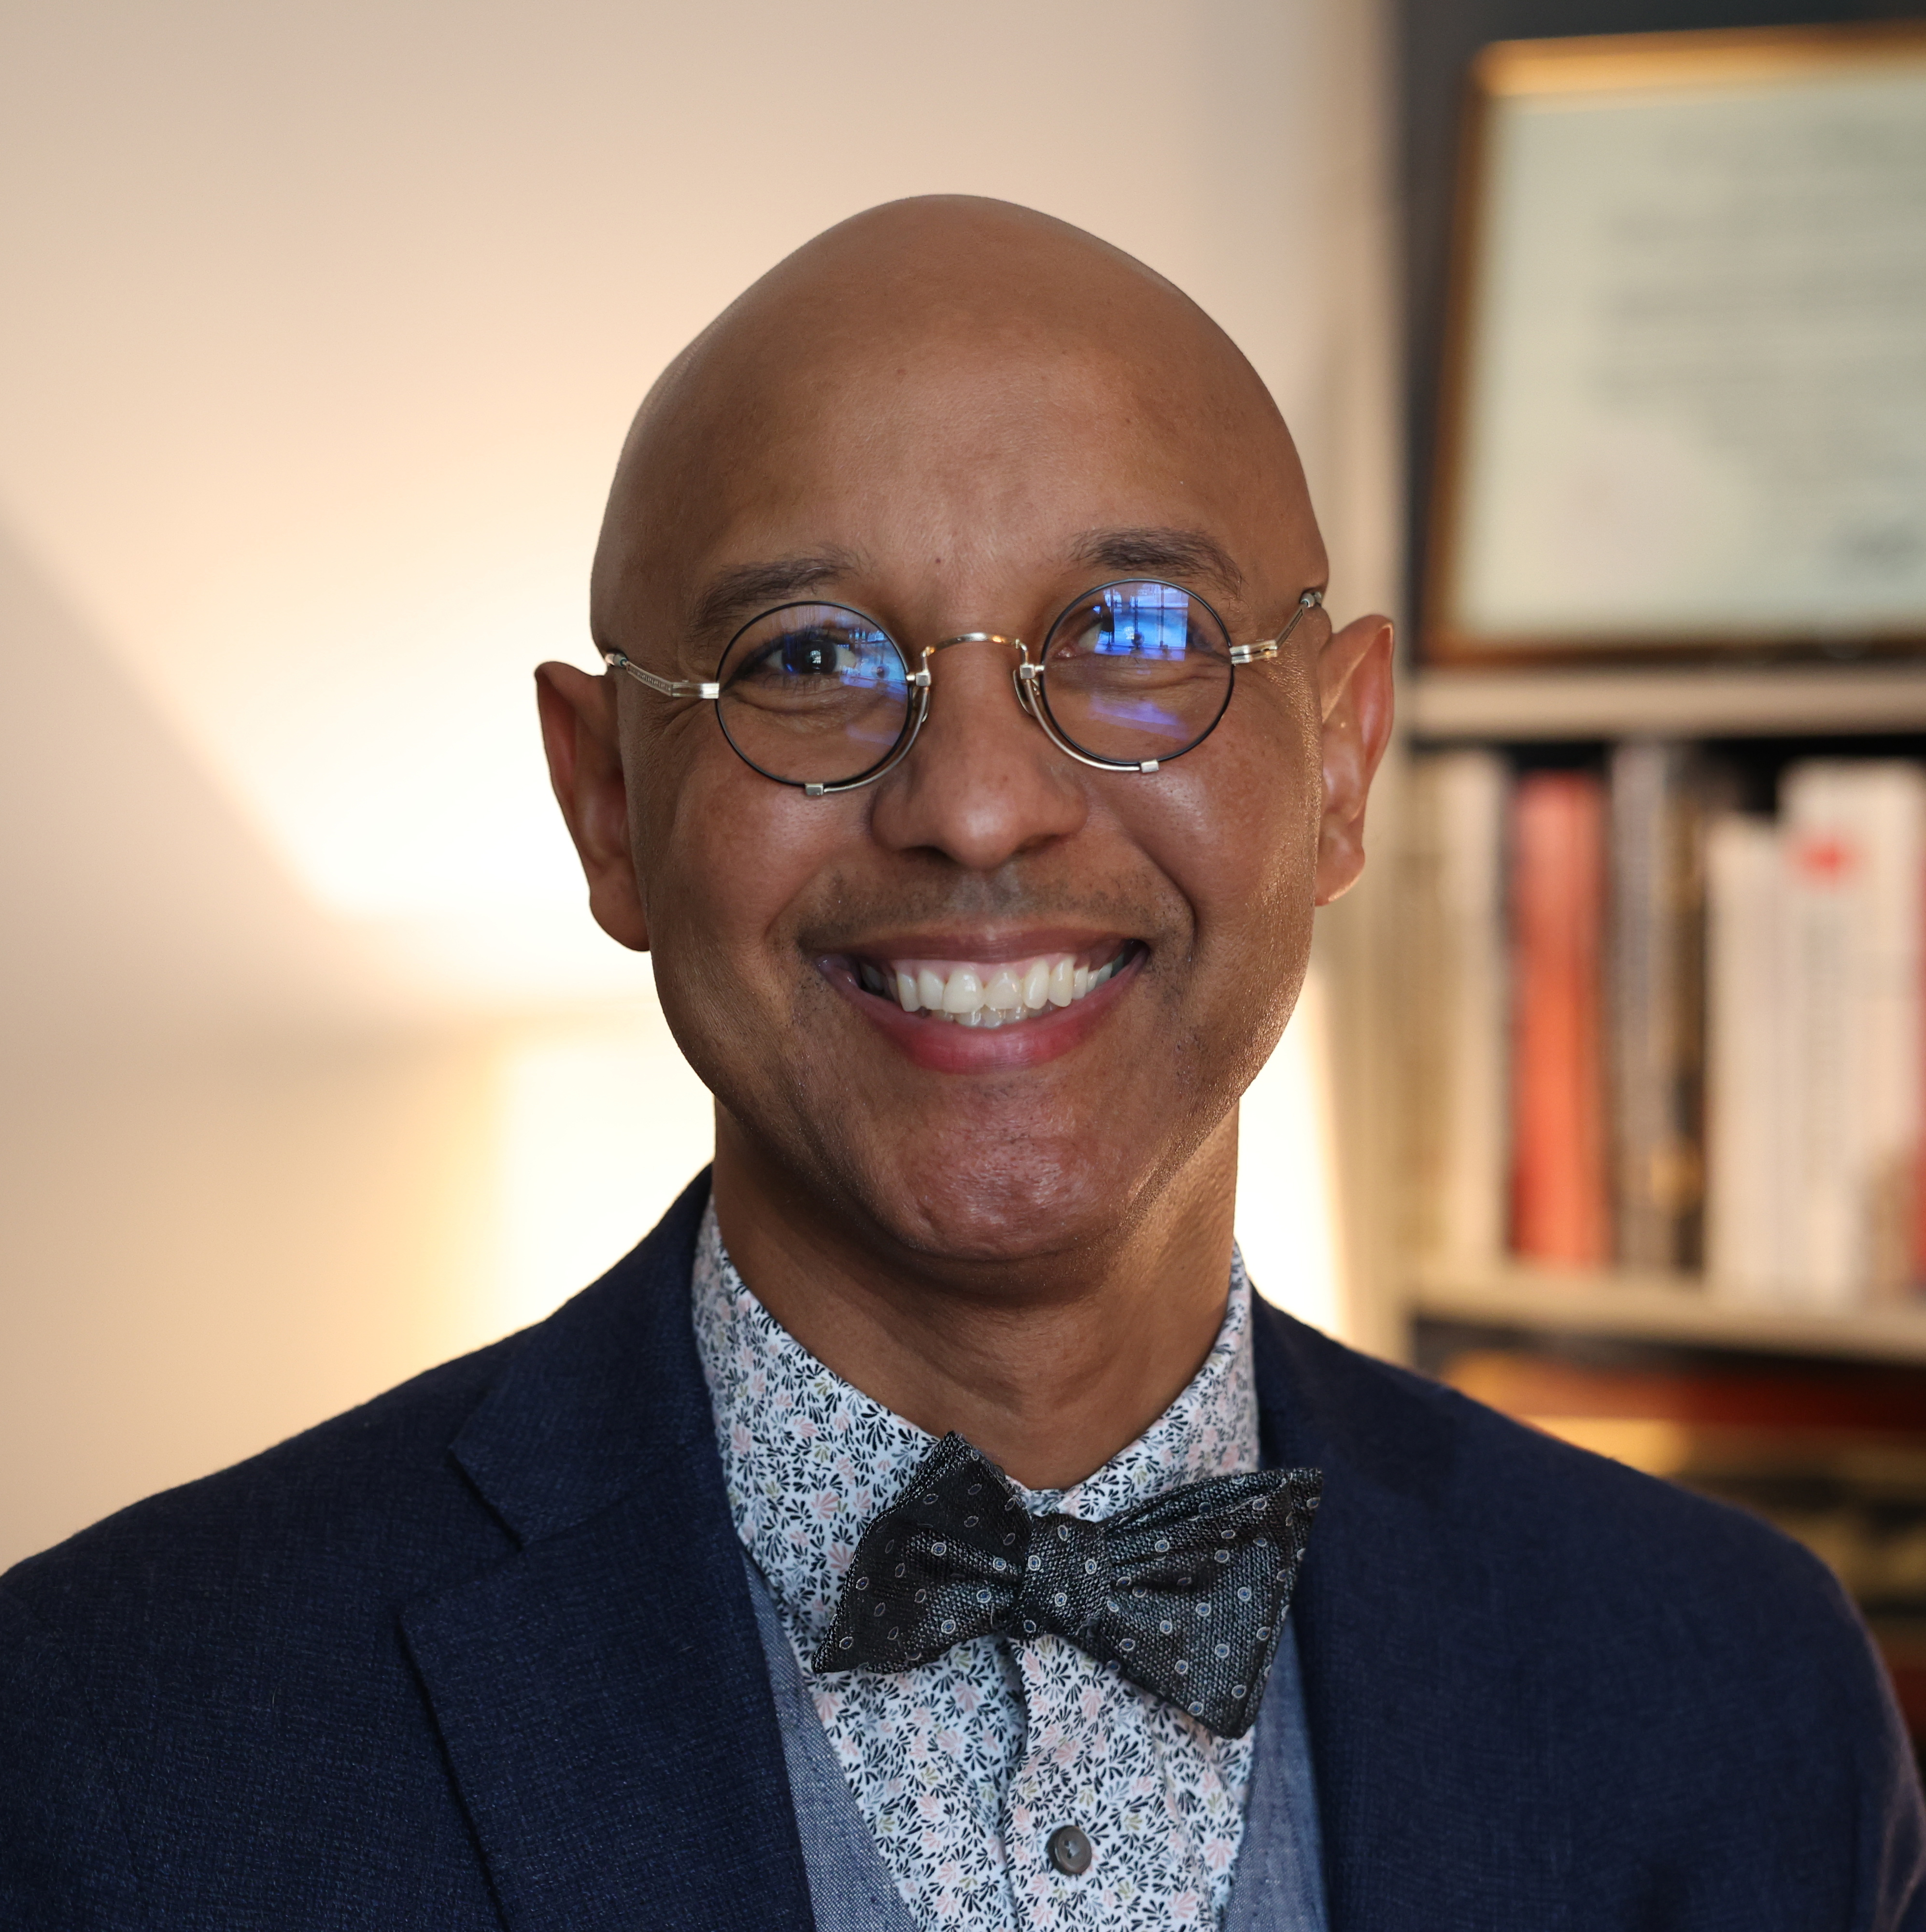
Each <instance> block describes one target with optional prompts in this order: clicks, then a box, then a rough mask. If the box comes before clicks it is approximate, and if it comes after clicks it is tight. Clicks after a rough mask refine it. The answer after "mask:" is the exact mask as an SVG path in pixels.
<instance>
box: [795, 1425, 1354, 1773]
mask: <svg viewBox="0 0 1926 1932" xmlns="http://www.w3.org/2000/svg"><path fill="white" fill-rule="evenodd" d="M1322 1484H1323V1478H1322V1477H1321V1476H1320V1475H1319V1472H1317V1471H1316V1470H1315V1469H1261V1470H1257V1471H1254V1472H1252V1473H1251V1474H1250V1475H1242V1476H1218V1477H1215V1478H1212V1479H1211V1481H1208V1482H1202V1483H1190V1484H1186V1485H1185V1486H1184V1487H1183V1488H1181V1489H1177V1490H1167V1491H1166V1493H1164V1494H1163V1495H1162V1496H1158V1497H1156V1498H1154V1499H1153V1500H1152V1501H1151V1502H1147V1503H1142V1504H1139V1505H1138V1507H1137V1508H1135V1509H1129V1510H1126V1511H1124V1512H1123V1513H1122V1514H1121V1515H1118V1516H1114V1517H1111V1518H1110V1519H1109V1520H1108V1521H1107V1522H1104V1523H1085V1522H1083V1521H1082V1520H1080V1519H1079V1518H1078V1517H1070V1516H1064V1515H1061V1514H1057V1513H1056V1512H1055V1511H1052V1512H1049V1513H1048V1514H1043V1515H1038V1516H1033V1515H1031V1513H1030V1512H1029V1511H1028V1510H1027V1509H1025V1508H1024V1506H1023V1502H1022V1499H1021V1498H1020V1497H1019V1496H1018V1494H1017V1493H1016V1490H1015V1489H1014V1488H1013V1487H1012V1486H1011V1484H1010V1481H1009V1479H1008V1478H1007V1477H1006V1476H1005V1475H1004V1473H1003V1472H1002V1471H1001V1469H998V1468H997V1467H996V1466H995V1464H994V1463H989V1462H988V1461H986V1460H985V1459H984V1458H983V1457H982V1456H980V1455H979V1454H977V1451H975V1450H974V1449H973V1448H971V1447H970V1445H969V1444H968V1443H967V1442H965V1441H964V1439H962V1436H945V1437H944V1439H943V1440H942V1441H941V1442H939V1443H938V1445H936V1447H935V1448H934V1449H932V1451H930V1453H929V1456H928V1457H926V1458H925V1459H924V1460H923V1462H922V1465H921V1466H920V1467H919V1469H917V1471H916V1474H915V1475H913V1476H912V1477H911V1478H910V1481H909V1483H908V1484H907V1486H906V1487H905V1488H904V1490H903V1493H902V1494H901V1495H900V1496H898V1498H897V1499H896V1500H895V1502H893V1503H892V1504H891V1505H889V1508H887V1509H886V1510H885V1511H883V1514H881V1515H880V1516H879V1517H877V1518H876V1520H874V1522H873V1523H871V1524H870V1526H869V1527H868V1529H866V1530H865V1531H864V1532H863V1533H862V1541H861V1542H860V1543H859V1544H857V1545H856V1555H855V1556H854V1558H853V1559H852V1561H851V1562H850V1568H849V1575H848V1578H847V1581H846V1582H845V1583H844V1586H843V1593H842V1596H841V1601H839V1602H838V1604H837V1605H836V1615H835V1622H834V1623H833V1624H832V1625H830V1627H829V1634H828V1636H827V1637H825V1638H824V1639H823V1642H822V1644H821V1646H820V1647H819V1648H818V1649H817V1652H816V1655H815V1657H814V1659H813V1660H812V1667H813V1668H814V1669H815V1670H819V1671H829V1670H908V1669H910V1667H912V1666H913V1665H916V1664H926V1663H928V1662H929V1660H930V1659H931V1658H933V1657H940V1656H941V1655H942V1654H943V1653H944V1652H945V1651H946V1650H947V1649H949V1648H950V1646H951V1645H952V1644H958V1643H968V1641H969V1640H971V1638H972V1637H1015V1638H1018V1639H1022V1638H1024V1637H1037V1636H1040V1635H1042V1634H1045V1633H1046V1632H1047V1633H1049V1634H1052V1635H1054V1636H1056V1637H1064V1638H1065V1639H1067V1640H1068V1641H1069V1642H1070V1643H1073V1644H1075V1645H1076V1646H1077V1648H1078V1649H1079V1650H1081V1651H1082V1652H1085V1654H1086V1655H1088V1656H1091V1657H1094V1658H1096V1659H1097V1661H1099V1662H1100V1663H1103V1664H1112V1665H1114V1666H1115V1668H1116V1669H1117V1670H1118V1672H1119V1673H1121V1674H1122V1675H1123V1676H1125V1677H1127V1678H1129V1679H1130V1681H1131V1682H1132V1683H1133V1684H1136V1685H1141V1686H1142V1688H1144V1689H1145V1690H1146V1691H1150V1692H1151V1693H1153V1694H1154V1695H1155V1696H1157V1697H1163V1698H1166V1699H1168V1700H1169V1702H1170V1703H1173V1704H1175V1705H1176V1706H1178V1708H1179V1709H1182V1710H1185V1711H1188V1712H1190V1715H1192V1716H1193V1718H1196V1719H1198V1720H1199V1721H1200V1722H1201V1723H1202V1724H1204V1725H1205V1726H1206V1727H1208V1729H1209V1730H1213V1731H1214V1732H1216V1733H1217V1735H1218V1736H1220V1737H1226V1738H1241V1737H1242V1736H1244V1733H1245V1732H1247V1730H1250V1727H1251V1725H1252V1724H1253V1722H1254V1721H1256V1716H1257V1707H1258V1702H1259V1699H1260V1698H1261V1697H1262V1696H1263V1694H1264V1684H1265V1679H1266V1678H1267V1677H1268V1676H1269V1675H1270V1673H1271V1659H1272V1658H1273V1657H1274V1655H1276V1653H1277V1640H1278V1637H1279V1635H1280V1632H1281V1631H1283V1625H1284V1613H1285V1612H1286V1610H1287V1609H1289V1607H1290V1601H1291V1586H1292V1583H1294V1582H1295V1580H1296V1577H1297V1574H1298V1562H1299V1561H1300V1559H1301V1558H1302V1557H1303V1556H1304V1544H1305V1541H1306V1539H1307V1538H1308V1536H1309V1535H1310V1527H1311V1517H1312V1516H1313V1514H1314V1513H1315V1512H1316V1509H1317V1506H1318V1496H1319V1490H1321V1488H1322Z"/></svg>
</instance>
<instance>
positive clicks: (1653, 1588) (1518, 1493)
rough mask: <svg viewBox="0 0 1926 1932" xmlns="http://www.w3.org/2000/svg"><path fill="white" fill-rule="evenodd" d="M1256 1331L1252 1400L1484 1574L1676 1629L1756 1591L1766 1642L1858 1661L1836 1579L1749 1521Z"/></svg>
mask: <svg viewBox="0 0 1926 1932" xmlns="http://www.w3.org/2000/svg"><path fill="white" fill-rule="evenodd" d="M1259 1334H1260V1355H1261V1357H1262V1356H1265V1355H1268V1357H1269V1358H1270V1361H1269V1362H1268V1364H1265V1362H1263V1361H1262V1360H1261V1361H1260V1369H1259V1385H1260V1390H1261V1391H1263V1392H1264V1393H1265V1394H1268V1396H1269V1397H1270V1398H1271V1400H1272V1401H1273V1402H1274V1403H1282V1404H1283V1405H1286V1406H1290V1405H1295V1406H1296V1407H1297V1409H1298V1410H1299V1412H1300V1413H1301V1417H1302V1423H1303V1427H1304V1431H1305V1433H1306V1434H1307V1436H1308V1438H1309V1439H1310V1444H1311V1445H1313V1453H1316V1447H1318V1446H1322V1447H1323V1448H1328V1450H1331V1451H1335V1453H1336V1456H1337V1460H1338V1461H1339V1462H1340V1463H1341V1465H1342V1466H1343V1467H1344V1468H1345V1469H1346V1470H1347V1471H1348V1472H1350V1473H1351V1474H1352V1475H1353V1476H1354V1477H1358V1478H1364V1480H1366V1481H1368V1482H1370V1483H1371V1484H1374V1485H1376V1486H1378V1487H1381V1488H1382V1490H1385V1491H1388V1492H1389V1493H1391V1494H1392V1495H1394V1496H1397V1497H1398V1498H1400V1499H1402V1500H1403V1501H1404V1502H1407V1503H1409V1504H1412V1505H1418V1506H1419V1507H1420V1508H1421V1509H1422V1510H1423V1511H1424V1512H1425V1514H1427V1515H1428V1516H1430V1517H1433V1520H1439V1519H1440V1518H1442V1520H1444V1521H1445V1522H1446V1523H1448V1524H1449V1525H1450V1526H1451V1527H1452V1528H1453V1529H1454V1531H1455V1532H1457V1533H1459V1534H1461V1535H1463V1536H1465V1537H1468V1538H1473V1539H1475V1541H1476V1543H1477V1545H1478V1548H1479V1550H1480V1552H1481V1564H1482V1565H1484V1567H1485V1568H1487V1569H1488V1570H1490V1571H1492V1572H1493V1574H1498V1575H1501V1576H1505V1577H1508V1578H1510V1579H1511V1580H1513V1581H1514V1582H1515V1583H1518V1584H1519V1585H1520V1586H1523V1584H1524V1583H1526V1580H1528V1579H1536V1580H1538V1581H1539V1582H1540V1583H1541V1584H1542V1585H1543V1586H1546V1587H1559V1588H1561V1589H1563V1590H1564V1591H1566V1592H1580V1591H1583V1592H1585V1593H1586V1597H1585V1598H1584V1601H1590V1602H1592V1603H1593V1604H1606V1603H1610V1602H1612V1601H1617V1600H1621V1599H1625V1598H1631V1599H1636V1600H1637V1601H1638V1602H1639V1603H1640V1604H1650V1603H1651V1602H1652V1601H1653V1600H1654V1598H1655V1597H1658V1596H1659V1595H1663V1596H1664V1598H1666V1600H1667V1602H1668V1604H1669V1605H1670V1608H1671V1611H1672V1613H1673V1614H1674V1615H1675V1616H1678V1615H1689V1614H1691V1611H1692V1610H1693V1608H1694V1607H1703V1608H1704V1609H1705V1610H1706V1611H1707V1612H1708V1613H1712V1614H1715V1615H1716V1616H1719V1617H1720V1618H1721V1619H1724V1618H1725V1617H1727V1616H1729V1615H1730V1613H1731V1612H1732V1610H1733V1609H1734V1607H1735V1606H1736V1605H1738V1604H1742V1603H1743V1602H1745V1601H1760V1598H1761V1594H1762V1592H1763V1598H1764V1600H1765V1601H1769V1603H1770V1604H1772V1609H1773V1618H1772V1628H1774V1629H1775V1631H1785V1632H1788V1633H1789V1634H1790V1632H1791V1631H1792V1630H1793V1628H1795V1627H1796V1626H1799V1625H1803V1626H1804V1628H1803V1635H1804V1636H1805V1637H1811V1636H1813V1635H1815V1634H1818V1633H1819V1632H1820V1631H1824V1632H1826V1633H1829V1634H1830V1637H1831V1638H1832V1640H1833V1641H1835V1642H1837V1641H1838V1640H1840V1639H1841V1637H1844V1638H1846V1640H1848V1641H1849V1643H1851V1644H1852V1646H1853V1647H1854V1648H1855V1649H1862V1648H1863V1644H1862V1641H1861V1638H1860V1637H1859V1634H1858V1619H1857V1616H1856V1613H1854V1612H1853V1611H1852V1609H1851V1607H1850V1606H1849V1604H1848V1603H1847V1602H1846V1598H1845V1596H1844V1594H1843V1592H1842V1591H1841V1589H1840V1587H1839V1585H1838V1581H1837V1580H1836V1579H1835V1577H1834V1576H1833V1574H1832V1571H1830V1570H1829V1569H1828V1568H1826V1565H1824V1564H1823V1563H1822V1562H1820V1560H1819V1559H1818V1558H1817V1557H1816V1556H1814V1555H1813V1554H1812V1553H1811V1552H1810V1551H1809V1550H1807V1549H1806V1548H1805V1547H1804V1546H1803V1545H1802V1544H1799V1543H1797V1542H1796V1541H1794V1540H1793V1538H1790V1537H1789V1536H1787V1535H1785V1534H1784V1532H1781V1531H1780V1530H1778V1529H1775V1527H1774V1526H1772V1525H1771V1524H1769V1523H1767V1522H1766V1521H1765V1520H1763V1518H1761V1517H1758V1516H1756V1515H1754V1514H1752V1513H1751V1511H1747V1510H1745V1509H1742V1508H1736V1507H1735V1506H1733V1505H1730V1504H1727V1503H1724V1502H1717V1501H1715V1500H1713V1499H1712V1498H1709V1497H1707V1496H1701V1495H1699V1494H1696V1493H1694V1492H1692V1491H1691V1490H1686V1489H1684V1488H1682V1487H1680V1486H1679V1484H1676V1483H1673V1482H1670V1481H1664V1480H1663V1479H1661V1478H1658V1477H1655V1476H1652V1475H1646V1474H1644V1473H1643V1472H1640V1471H1638V1470H1636V1469H1632V1468H1630V1467H1629V1466H1627V1465H1625V1464H1624V1463H1619V1462H1615V1461H1613V1460H1610V1459H1609V1458H1607V1457H1604V1456H1599V1455H1595V1454H1592V1453H1591V1452H1590V1451H1586V1450H1583V1449H1580V1448H1576V1447H1574V1445H1571V1444H1570V1443H1568V1442H1562V1441H1560V1440H1559V1439H1557V1438H1556V1437H1555V1436H1550V1435H1548V1434H1547V1433H1545V1432H1544V1431H1543V1430H1538V1429H1535V1428H1532V1427H1530V1426H1529V1425H1528V1424H1524V1423H1521V1422H1519V1421H1516V1420H1514V1418H1511V1417H1510V1416H1507V1415H1502V1414H1501V1413H1500V1412H1499V1411H1497V1410H1496V1409H1491V1408H1490V1407H1488V1406H1487V1405H1485V1404H1484V1403H1480V1402H1478V1401H1475V1400H1473V1399H1472V1397H1469V1396H1466V1395H1463V1394H1460V1392H1459V1391H1457V1390H1455V1389H1453V1388H1448V1387H1447V1386H1446V1385H1444V1384H1443V1383H1441V1382H1436V1381H1433V1380H1432V1379H1430V1378H1429V1377H1427V1376H1422V1375H1420V1374H1418V1373H1416V1372H1415V1371H1414V1370H1410V1369H1407V1368H1403V1367H1400V1366H1398V1365H1397V1364H1392V1363H1389V1362H1385V1361H1379V1360H1378V1359H1376V1358H1374V1357H1371V1356H1368V1355H1363V1354H1361V1353H1360V1352H1358V1351H1357V1350H1355V1349H1349V1348H1347V1347H1346V1346H1343V1344H1342V1343H1337V1342H1335V1341H1334V1340H1331V1338H1330V1337H1328V1336H1326V1335H1323V1334H1319V1332H1318V1331H1316V1330H1315V1329H1312V1328H1307V1327H1306V1326H1305V1325H1304V1324H1303V1323H1301V1322H1296V1321H1294V1320H1293V1319H1292V1318H1290V1317H1289V1316H1286V1315H1283V1313H1281V1312H1280V1311H1278V1310H1266V1311H1265V1317H1264V1319H1263V1321H1262V1324H1261V1326H1260V1331H1259ZM1266 1367H1268V1368H1269V1370H1270V1371H1271V1373H1269V1374H1268V1376H1267V1375H1266V1374H1265V1368H1266ZM1294 1433H1295V1432H1294ZM1601 1592H1602V1593H1603V1594H1602V1595H1601V1594H1600V1593H1601ZM1568 1601H1578V1600H1577V1599H1576V1598H1568ZM1745 1621H1746V1622H1751V1619H1746V1620H1745Z"/></svg>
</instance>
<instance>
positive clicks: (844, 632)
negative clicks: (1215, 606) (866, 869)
mask: <svg viewBox="0 0 1926 1932" xmlns="http://www.w3.org/2000/svg"><path fill="white" fill-rule="evenodd" d="M1040 662H1041V664H1042V666H1043V676H1042V677H1041V678H1040V679H1039V680H1038V682H1037V692H1038V696H1039V697H1040V700H1041V701H1042V703H1043V706H1044V709H1046V712H1048V713H1049V718H1050V721H1051V722H1052V724H1054V725H1055V727H1056V728H1057V730H1058V732H1060V733H1061V734H1062V736H1064V738H1065V739H1067V740H1068V742H1070V743H1071V744H1072V745H1074V746H1076V748H1077V749H1078V750H1079V751H1082V752H1084V753H1085V754H1087V755H1088V756H1089V757H1094V758H1100V759H1103V760H1108V761H1109V762H1112V763H1117V764H1121V765H1133V764H1138V763H1144V762H1145V761H1147V760H1151V759H1156V760H1160V761H1161V760H1164V759H1167V758H1172V757H1176V756H1177V754H1178V753H1179V752H1181V751H1188V750H1190V748H1191V747H1192V746H1193V745H1195V744H1196V743H1197V742H1199V739H1202V738H1203V737H1205V736H1207V735H1208V733H1209V732H1210V730H1211V727H1213V726H1214V724H1216V723H1217V720H1218V719H1219V718H1220V717H1222V716H1223V711H1224V707H1225V706H1226V704H1227V703H1229V700H1230V694H1231V680H1232V670H1231V657H1230V640H1229V638H1228V637H1226V635H1225V633H1224V628H1223V625H1222V624H1221V623H1220V622H1219V621H1218V619H1217V616H1216V613H1214V611H1212V610H1211V608H1210V607H1209V606H1208V604H1205V603H1203V602H1202V601H1201V600H1200V599H1199V598H1196V597H1193V595H1191V594H1190V592H1188V591H1186V590H1183V589H1179V588H1178V587H1177V586H1175V585H1174V584H1169V583H1149V582H1136V581H1133V582H1128V583H1109V584H1106V585H1104V586H1102V588H1100V589H1097V590H1094V591H1092V592H1090V593H1089V594H1088V595H1087V596H1085V597H1082V598H1079V599H1078V601H1076V603H1075V604H1072V605H1071V606H1070V608H1069V609H1068V610H1066V611H1064V613H1063V614H1062V616H1060V617H1059V618H1058V619H1057V621H1056V622H1055V624H1053V625H1052V626H1051V628H1050V631H1049V634H1048V636H1047V637H1046V638H1045V640H1044V645H1043V655H1042V658H1041V659H1040ZM718 682H719V683H720V684H721V687H722V688H721V696H720V698H719V700H718V703H717V707H716V709H717V714H718V718H720V720H721V725H722V728H723V730H724V731H725V732H726V733H727V734H728V738H729V742H730V744H731V745H733V746H734V747H735V748H736V751H737V752H738V753H739V754H740V755H741V756H742V757H743V758H745V760H747V761H748V763H750V764H751V765H753V766H755V768H756V769H757V770H758V771H760V772H764V773H766V775H768V776H769V777H770V778H779V779H781V780H782V781H784V782H785V783H787V784H847V783H849V782H850V781H851V780H853V779H856V778H862V776H864V775H865V774H867V773H868V772H871V771H873V770H874V769H875V768H876V767H877V766H879V765H880V764H882V763H884V761H885V760H887V759H888V757H889V755H890V754H891V753H892V751H895V748H896V747H897V746H898V744H900V742H901V739H902V736H903V734H904V732H905V731H906V730H908V729H909V726H910V718H911V715H912V705H913V687H912V685H910V680H909V668H908V665H907V661H905V658H904V654H903V652H901V649H899V648H898V646H897V645H896V643H895V640H893V639H892V637H890V636H889V633H888V632H887V631H884V630H883V629H881V628H879V627H878V626H877V625H876V624H875V623H874V622H872V621H871V619H868V618H867V617H865V616H863V615H862V613H860V612H859V611H856V610H849V609H847V608H846V607H844V606H842V605H841V604H785V605H784V606H782V607H780V608H779V609H777V610H769V611H766V612H764V613H763V615H762V616H760V617H757V619H754V621H753V622H751V623H750V624H748V625H746V626H745V627H744V628H743V629H742V631H739V633H738V634H736V637H735V638H734V640H733V641H732V642H731V643H730V646H729V648H728V649H727V651H726V652H724V655H723V660H722V664H721V668H720V670H719V673H718Z"/></svg>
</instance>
